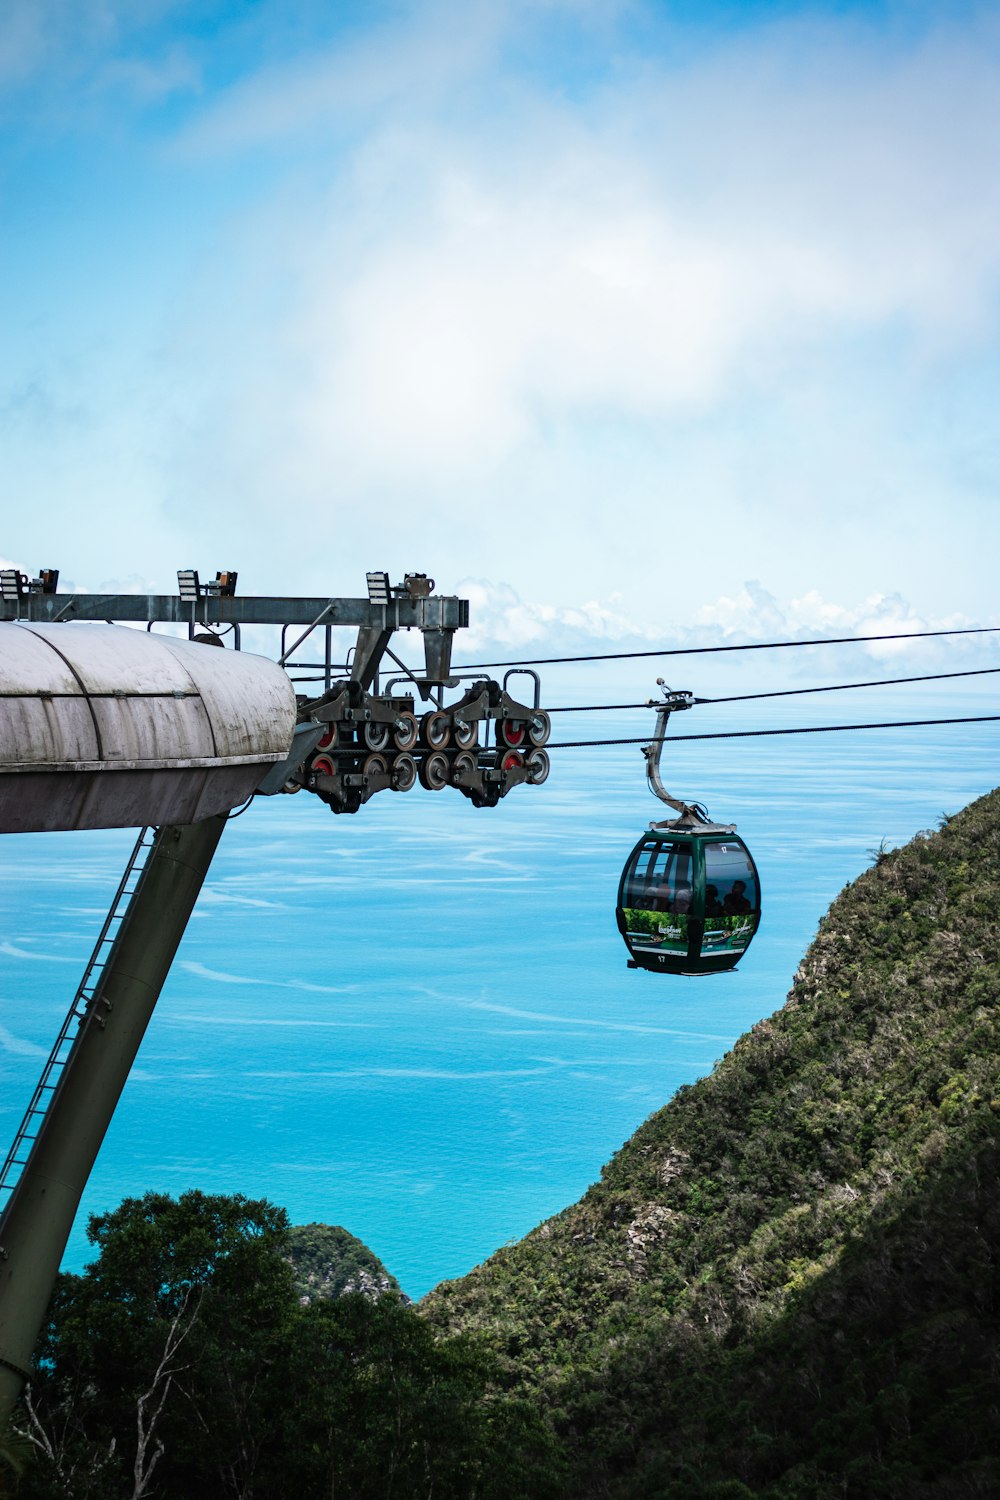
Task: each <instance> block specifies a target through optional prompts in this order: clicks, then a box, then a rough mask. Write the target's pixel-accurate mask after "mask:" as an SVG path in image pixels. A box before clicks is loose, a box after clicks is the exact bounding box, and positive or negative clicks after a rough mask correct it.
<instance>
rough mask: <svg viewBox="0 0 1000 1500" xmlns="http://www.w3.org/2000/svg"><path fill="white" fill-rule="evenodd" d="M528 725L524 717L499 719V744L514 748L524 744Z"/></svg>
mask: <svg viewBox="0 0 1000 1500" xmlns="http://www.w3.org/2000/svg"><path fill="white" fill-rule="evenodd" d="M527 733H528V726H527V724H526V723H525V722H524V720H523V719H497V744H498V745H509V746H510V747H511V749H512V750H516V749H518V748H519V747H520V746H521V745H523V744H524V741H525V738H526V737H527Z"/></svg>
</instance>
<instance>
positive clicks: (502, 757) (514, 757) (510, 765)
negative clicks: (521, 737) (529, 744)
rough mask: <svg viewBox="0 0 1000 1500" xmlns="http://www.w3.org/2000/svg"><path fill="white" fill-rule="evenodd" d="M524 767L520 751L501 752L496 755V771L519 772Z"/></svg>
mask: <svg viewBox="0 0 1000 1500" xmlns="http://www.w3.org/2000/svg"><path fill="white" fill-rule="evenodd" d="M523 765H524V756H523V755H522V754H521V752H520V750H501V751H500V752H499V754H498V755H497V769H498V770H500V771H519V770H520V769H521V767H522V766H523Z"/></svg>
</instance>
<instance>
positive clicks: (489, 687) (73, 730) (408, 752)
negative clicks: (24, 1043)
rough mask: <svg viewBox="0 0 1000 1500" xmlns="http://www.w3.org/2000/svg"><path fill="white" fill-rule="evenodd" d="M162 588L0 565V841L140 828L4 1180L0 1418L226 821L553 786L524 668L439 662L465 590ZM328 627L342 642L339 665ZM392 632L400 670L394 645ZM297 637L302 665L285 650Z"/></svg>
mask: <svg viewBox="0 0 1000 1500" xmlns="http://www.w3.org/2000/svg"><path fill="white" fill-rule="evenodd" d="M177 578H178V591H177V593H176V594H174V595H142V594H119V595H107V594H84V593H62V594H60V593H59V592H58V580H59V573H58V570H57V569H54V568H50V569H43V570H41V572H40V573H39V576H38V577H37V578H28V577H27V576H26V575H24V574H22V573H20V572H19V571H18V570H16V569H12V568H11V569H2V570H0V702H2V705H3V707H2V711H0V833H5V832H7V833H9V832H40V831H47V830H57V829H70V828H113V827H137V828H139V829H140V832H139V836H138V840H137V842H136V845H135V848H134V849H133V851H132V854H131V856H130V858H129V861H128V864H127V866H126V869H125V873H124V875H123V877H122V880H121V882H120V884H119V887H118V890H117V892H116V894H115V897H114V900H113V901H112V904H111V908H110V910H109V912H108V914H107V917H106V918H105V920H104V923H103V925H102V928H101V931H100V934H99V936H98V939H97V942H96V944H95V947H94V951H93V954H92V956H91V959H90V961H89V963H88V964H87V966H86V969H85V971H84V975H83V978H82V980H81V982H80V984H79V986H78V988H77V990H76V993H75V994H74V996H73V1000H72V1003H71V1005H70V1008H69V1012H68V1014H67V1016H66V1019H65V1021H64V1023H63V1026H62V1028H61V1030H60V1032H59V1036H58V1038H57V1040H56V1042H55V1044H54V1046H53V1048H52V1051H51V1053H50V1055H49V1058H48V1060H47V1062H46V1064H45V1067H44V1069H43V1072H42V1076H41V1079H40V1080H39V1083H38V1085H37V1087H36V1089H35V1092H34V1094H33V1096H32V1099H31V1102H30V1103H29V1106H28V1109H27V1112H26V1114H25V1116H24V1119H23V1121H22V1123H21V1126H20V1128H19V1130H18V1132H17V1135H16V1137H15V1140H14V1144H13V1146H12V1148H11V1150H10V1151H9V1153H8V1155H7V1158H6V1161H5V1162H4V1165H3V1167H2V1169H0V1206H2V1214H0V1420H2V1419H3V1417H5V1416H6V1414H7V1413H8V1411H9V1410H10V1408H11V1407H12V1406H13V1404H14V1402H15V1401H16V1399H17V1397H18V1395H19V1393H20V1390H21V1387H22V1385H23V1383H24V1381H25V1380H26V1379H27V1378H28V1374H29V1364H30V1360H31V1354H32V1350H33V1348H34V1345H35V1341H36V1339H37V1336H38V1332H39V1329H40V1327H41V1325H42V1321H43V1319H44V1316H45V1311H46V1307H47V1305H48V1301H49V1297H50V1295H51V1292H52V1287H53V1284H54V1282H55V1278H56V1274H57V1272H58V1269H59V1263H60V1260H61V1259H62V1255H63V1251H64V1249H65V1246H66V1241H67V1239H68V1238H69V1234H70V1230H71V1228H72V1225H73V1220H74V1217H75V1215H76V1212H77V1209H78V1207H79V1203H80V1199H81V1197H82V1195H83V1191H84V1189H85V1187H86V1184H87V1180H88V1178H89V1176H90V1172H91V1169H92V1167H93V1165H94V1161H95V1160H96V1157H97V1154H98V1151H99V1150H100V1147H101V1144H102V1142H103V1140H104V1136H105V1133H106V1131H107V1129H108V1126H109V1125H110V1122H111V1118H112V1115H113V1113H114V1110H115V1106H116V1104H117V1102H118V1099H119V1097H120V1095H121V1092H122V1090H123V1088H124V1086H125V1082H126V1079H127V1078H128V1074H129V1071H130V1069H131V1067H132V1064H133V1063H134V1061H135V1058H136V1055H137V1053H138V1049H139V1046H140V1044H141V1042H142V1038H143V1035H144V1033H145V1030H146V1027H147V1026H148V1024H149V1021H150V1018H151V1017H152V1014H153V1010H154V1007H155V1005H156V1002H157V999H158V998H159V995H160V991H161V989H162V987H163V984H164V982H165V980H166V978H167V975H168V973H169V971H170V966H171V963H172V961H173V958H174V954H175V953H176V951H177V948H178V946H179V944H180V941H181V939H182V937H183V935H184V931H185V928H186V926H187V922H188V919H189V918H190V916H191V912H192V911H193V909H194V905H195V902H196V901H197V898H198V894H199V892H200V890H201V887H202V885H203V883H204V880H205V877H206V875H207V873H208V870H209V867H210V865H211V862H212V858H213V855H214V853H215V850H216V848H217V846H218V843H219V840H220V838H221V836H222V833H223V831H224V829H225V826H226V822H227V820H228V818H229V817H230V816H231V815H232V813H233V811H234V809H238V808H241V807H242V806H243V805H245V804H247V803H248V802H249V799H250V798H252V797H255V796H258V795H259V796H265V797H267V796H278V795H282V794H289V793H296V792H299V791H302V790H306V791H308V792H310V793H312V794H314V795H315V796H316V797H317V798H318V799H319V800H320V801H322V802H324V803H326V805H327V806H328V807H329V808H330V809H331V811H333V812H334V813H356V812H358V811H359V809H360V808H361V807H362V806H364V804H365V803H366V802H368V801H369V800H370V799H371V798H372V797H373V796H375V795H377V794H378V793H379V792H383V791H392V792H399V793H407V792H410V791H412V790H413V789H414V788H415V787H416V785H417V783H418V782H419V783H420V785H421V786H422V787H424V788H425V789H427V790H429V791H442V790H444V789H445V788H446V787H452V788H454V789H455V790H457V791H459V792H460V793H461V794H462V795H463V796H465V797H467V798H468V799H469V800H470V801H471V802H472V803H473V805H474V806H476V807H495V806H496V805H497V804H498V803H499V802H500V800H501V799H502V798H503V797H505V796H506V795H507V794H508V793H509V792H510V791H512V790H513V788H514V787H516V786H519V785H527V786H538V785H541V784H542V783H543V782H544V781H545V780H546V778H547V776H548V774H549V758H548V755H547V753H546V751H545V749H544V746H545V743H546V742H547V740H548V738H549V734H550V732H551V726H550V720H549V716H548V714H547V713H546V712H545V711H544V710H543V709H542V708H541V707H540V703H539V697H540V684H539V679H538V676H537V674H536V673H535V672H527V673H522V674H520V675H522V676H527V677H528V678H529V679H530V681H531V685H532V690H531V693H530V694H529V696H530V698H531V701H530V702H522V701H520V700H519V699H518V698H516V697H515V696H514V695H513V694H512V693H511V692H510V691H509V690H508V682H509V681H510V679H511V677H512V676H514V675H517V674H515V673H514V672H508V673H507V675H506V677H505V678H504V679H503V681H502V682H497V681H495V680H494V679H492V678H490V677H487V676H484V675H483V674H482V673H476V674H460V673H454V672H453V671H452V668H451V651H452V643H453V640H454V636H455V632H456V631H457V630H460V629H463V628H464V627H465V626H467V625H468V622H469V606H468V601H467V600H465V599H459V598H456V597H454V596H450V595H439V594H435V593H434V587H435V585H434V580H433V579H431V578H428V577H427V575H426V574H423V573H407V574H406V575H405V577H404V579H403V582H402V583H401V584H397V585H391V584H390V582H389V576H388V574H387V573H384V572H375V573H369V574H368V597H367V598H366V599H360V598H282V597H252V596H247V597H241V596H240V595H238V594H237V590H236V583H237V575H236V573H235V572H232V571H229V572H219V573H217V574H216V576H215V579H214V581H212V582H210V583H202V582H201V581H200V579H199V575H198V573H197V572H196V571H195V570H193V569H186V570H183V571H181V572H179V573H178V575H177ZM74 621H90V622H95V623H92V624H91V625H90V626H88V628H87V629H86V630H84V629H73V627H72V623H71V622H74ZM96 622H104V623H96ZM113 622H118V623H113ZM122 622H131V623H145V625H146V631H145V633H143V632H142V631H137V630H129V629H123V628H122ZM158 623H169V624H172V625H175V626H176V625H184V626H186V627H187V636H188V639H187V640H186V641H185V640H183V639H178V638H177V636H176V635H173V634H172V635H165V634H163V633H162V632H161V633H155V632H154V627H155V625H156V624H158ZM258 625H272V626H273V625H280V626H281V650H280V655H279V657H278V660H277V662H274V661H270V660H268V659H266V658H262V657H259V656H255V655H251V654H250V653H249V652H243V651H242V650H241V645H242V640H241V632H242V630H243V629H244V628H247V627H250V626H258ZM345 627H346V628H350V629H353V630H355V631H356V635H355V639H354V643H353V645H352V647H351V649H350V650H349V651H348V653H347V657H346V659H345V660H344V662H343V663H336V662H335V660H334V651H333V632H334V630H336V629H343V628H345ZM412 630H417V631H419V632H420V635H421V638H422V644H423V663H422V666H421V668H420V669H418V670H416V671H415V670H413V669H411V668H410V667H409V666H407V665H405V664H404V662H403V661H402V659H401V658H400V657H399V656H398V655H396V653H395V652H394V651H393V649H392V647H391V644H390V643H391V642H392V641H393V637H394V636H395V635H396V633H397V632H399V631H412ZM291 631H294V632H295V635H294V639H293V640H292V643H291V645H289V644H288V636H289V632H291ZM317 639H319V640H320V641H321V642H322V646H323V652H322V660H320V661H303V660H302V659H301V657H300V656H299V655H298V653H300V651H301V648H302V647H303V646H304V645H305V643H306V642H307V641H310V642H313V643H315V641H316V640H317ZM226 645H229V646H230V647H232V648H235V649H230V650H224V651H221V650H211V649H208V648H209V647H213V646H214V647H220V646H226ZM293 674H294V675H293ZM303 674H307V675H305V676H303ZM306 684H308V685H309V686H310V687H311V689H312V691H311V692H308V693H301V692H298V693H297V692H296V691H295V689H296V687H297V686H304V685H306ZM456 690H457V693H456ZM449 695H450V696H449ZM418 700H419V702H420V704H421V705H426V706H425V707H422V708H421V711H420V712H419V713H418V711H417V703H418Z"/></svg>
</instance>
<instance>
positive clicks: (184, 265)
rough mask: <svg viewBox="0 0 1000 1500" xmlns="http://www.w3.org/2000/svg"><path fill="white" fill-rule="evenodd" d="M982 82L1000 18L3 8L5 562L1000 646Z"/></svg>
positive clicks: (992, 293)
mask: <svg viewBox="0 0 1000 1500" xmlns="http://www.w3.org/2000/svg"><path fill="white" fill-rule="evenodd" d="M998 75H1000V13H998V11H997V9H996V7H995V6H992V5H990V6H983V7H975V6H961V5H951V6H948V7H939V6H929V5H914V4H901V5H860V4H859V5H836V6H829V5H828V6H811V7H805V6H801V5H795V4H783V5H769V4H729V5H726V4H717V5H704V4H699V5H693V4H689V3H686V4H657V5H648V4H642V3H639V0H631V3H621V4H619V3H614V0H610V3H596V0H495V3H478V4H477V3H475V0H473V3H466V4H462V5H458V4H455V3H425V4H412V5H402V4H400V5H378V4H371V5H338V4H330V3H328V4H319V3H308V0H302V3H289V0H282V3H270V0H258V3H244V4H224V3H200V4H196V3H183V0H178V3H174V0H149V3H145V4H136V3H129V4H125V3H122V0H75V3H69V0H7V4H6V6H5V24H4V34H3V37H2V39H0V335H2V336H0V429H2V440H0V507H2V510H0V514H2V528H0V556H3V557H4V558H6V559H7V560H9V561H12V562H16V563H17V564H19V565H20V566H22V567H24V568H26V569H29V570H31V571H34V570H36V569H37V568H38V567H40V566H48V565H57V566H59V567H61V568H62V570H63V576H64V578H65V579H69V580H73V581H74V582H76V583H78V584H80V585H83V586H88V587H91V588H97V587H100V586H102V585H104V584H107V583H111V582H116V583H118V584H119V585H128V584H131V585H132V586H140V585H141V586H147V585H148V586H154V587H169V586H171V583H172V579H173V574H174V571H175V569H176V568H177V567H179V566H190V565H195V566H199V567H200V568H202V570H203V571H205V572H209V571H211V570H213V569H214V568H216V567H226V566H236V567H238V568H239V570H240V574H241V583H242V585H243V586H245V588H246V589H247V590H248V591H253V592H270V591H275V592H277V591H289V592H301V593H314V592H315V593H324V592H338V593H345V592H355V591H358V586H359V584H360V583H361V579H362V574H363V572H364V570H365V569H366V568H368V567H374V566H387V567H389V568H390V569H391V570H392V571H394V572H401V571H402V570H403V569H405V568H424V569H426V570H427V571H429V572H432V573H434V574H435V576H436V577H437V579H438V581H439V584H440V585H442V586H443V587H445V588H446V589H448V590H449V591H453V590H458V589H460V588H461V589H462V590H463V591H464V592H469V593H470V594H471V596H472V598H473V601H474V605H475V609H476V610H477V611H478V615H477V614H474V621H475V620H476V619H478V621H479V622H480V625H479V633H480V634H481V635H483V636H487V635H492V636H494V637H496V638H499V639H501V640H510V641H512V642H513V641H516V640H522V639H525V640H531V641H536V640H537V641H539V642H543V641H553V642H556V641H558V642H559V643H560V644H565V643H566V642H567V641H575V640H579V641H580V642H581V643H582V642H584V641H585V640H587V641H589V640H590V639H602V638H605V637H611V638H621V639H625V638H629V639H631V638H632V637H633V636H638V637H642V636H647V637H649V638H650V639H657V640H659V639H664V638H665V637H669V636H670V634H671V633H672V632H674V631H676V630H678V629H681V628H683V627H687V626H690V625H692V624H696V625H699V626H700V627H701V628H702V629H703V630H704V631H705V632H708V633H711V632H715V633H716V634H724V633H725V632H727V631H732V630H736V629H738V630H745V631H747V632H749V633H750V634H753V633H755V632H759V631H763V630H766V629H770V628H772V626H773V625H774V624H775V622H776V621H777V622H779V628H782V629H795V630H799V629H802V630H806V629H810V628H819V627H820V626H822V627H824V628H825V626H826V625H831V626H832V625H836V627H837V630H838V632H839V630H840V628H841V627H843V628H844V630H845V631H846V630H850V629H854V628H860V627H861V626H862V625H870V624H871V622H873V621H875V622H878V621H884V622H885V623H886V625H888V624H890V623H896V622H904V628H906V622H908V623H909V625H910V626H911V627H913V628H915V627H917V626H919V625H921V624H928V625H940V624H948V623H963V622H965V621H975V622H977V623H991V622H993V621H997V620H1000V613H998V611H997V607H996V601H995V580H994V576H993V575H994V567H993V554H994V550H995V549H994V547H993V545H992V535H993V531H994V529H995V520H994V513H995V509H996V494H997V486H998V479H1000V453H998V440H997V436H996V432H997V423H996V411H997V405H998V395H1000V391H998V386H1000V379H998V376H1000V356H998V276H1000V185H998V178H997V174H996V171H995V152H996V141H997V139H998V138H1000V118H998V117H1000V88H998V83H1000V76H998ZM748 581H753V586H752V587H750V588H747V586H746V585H747V582H748Z"/></svg>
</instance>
